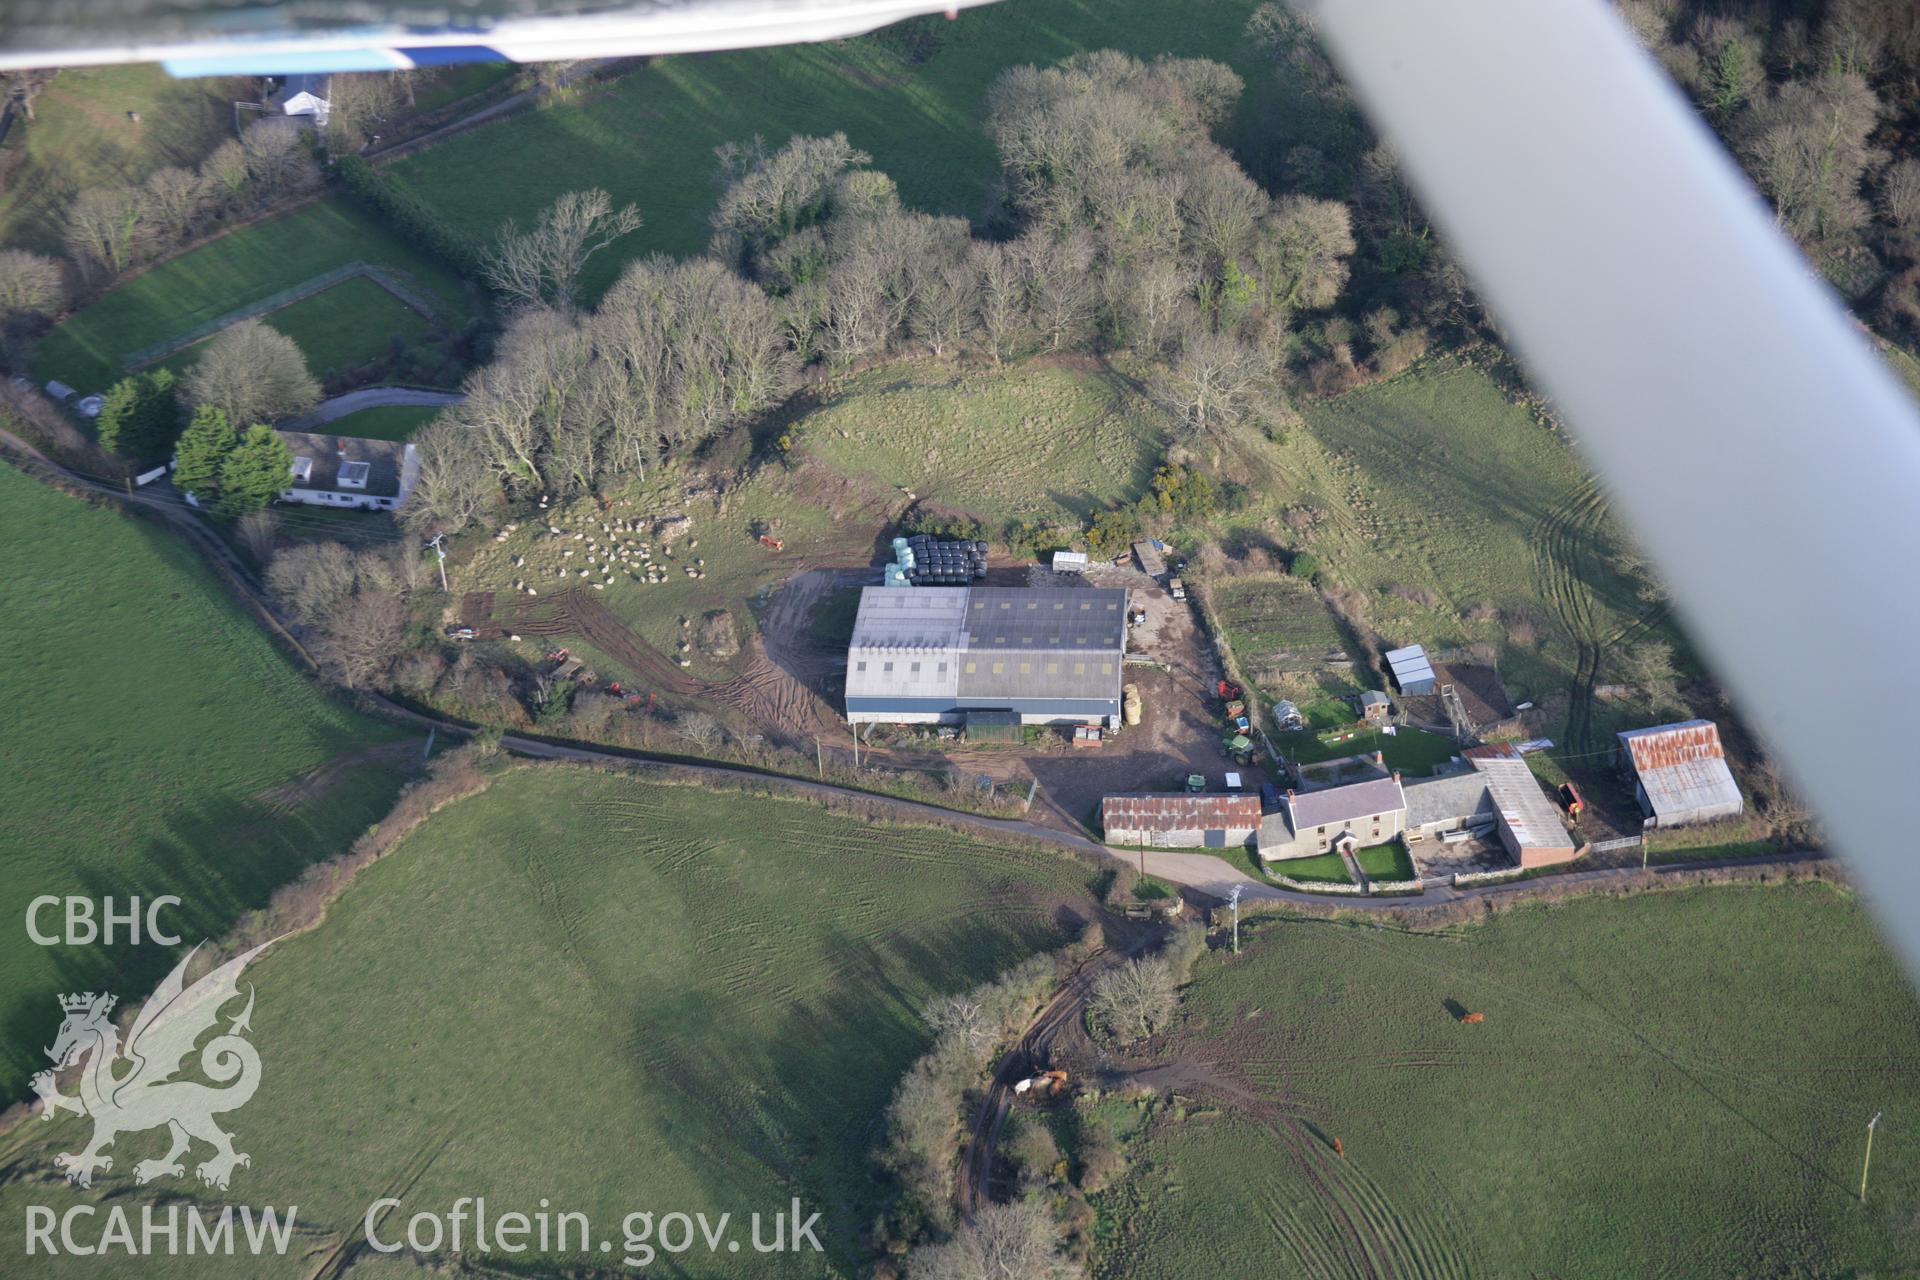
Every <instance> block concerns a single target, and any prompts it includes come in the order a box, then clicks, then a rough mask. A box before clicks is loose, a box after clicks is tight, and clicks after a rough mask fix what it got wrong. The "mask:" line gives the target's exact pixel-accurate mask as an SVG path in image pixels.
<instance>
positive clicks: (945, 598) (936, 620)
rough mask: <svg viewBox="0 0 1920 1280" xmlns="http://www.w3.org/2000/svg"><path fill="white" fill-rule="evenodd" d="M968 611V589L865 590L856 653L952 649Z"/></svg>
mask: <svg viewBox="0 0 1920 1280" xmlns="http://www.w3.org/2000/svg"><path fill="white" fill-rule="evenodd" d="M966 611H967V588H965V587H864V588H862V589H861V592H860V612H859V613H858V614H857V615H856V616H855V618H854V622H853V643H852V647H853V648H855V649H928V648H938V649H950V648H953V647H955V646H956V645H958V643H959V633H960V619H961V618H962V617H963V616H964V615H965V613H966Z"/></svg>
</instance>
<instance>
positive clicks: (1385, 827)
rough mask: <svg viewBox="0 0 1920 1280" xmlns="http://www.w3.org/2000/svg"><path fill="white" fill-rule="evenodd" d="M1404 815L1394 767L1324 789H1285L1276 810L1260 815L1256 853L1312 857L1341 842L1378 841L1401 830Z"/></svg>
mask: <svg viewBox="0 0 1920 1280" xmlns="http://www.w3.org/2000/svg"><path fill="white" fill-rule="evenodd" d="M1406 820H1407V797H1406V794H1405V792H1403V791H1402V790H1401V787H1400V775H1399V774H1398V773H1395V774H1393V775H1392V776H1391V777H1386V778H1369V779H1367V780H1366V781H1364V782H1350V783H1348V784H1347V785H1345V786H1343V787H1328V788H1327V789H1326V790H1324V791H1306V792H1295V791H1289V792H1287V794H1286V796H1285V798H1284V799H1283V801H1282V803H1281V805H1280V811H1279V812H1278V813H1270V814H1267V815H1266V816H1265V817H1264V818H1262V819H1261V820H1260V841H1259V850H1260V857H1261V858H1262V859H1264V860H1266V861H1269V862H1271V861H1273V860H1275V859H1277V858H1311V857H1314V856H1315V855H1317V854H1322V853H1326V852H1327V851H1328V850H1330V849H1336V848H1339V847H1340V846H1341V845H1343V844H1349V843H1351V844H1353V845H1356V846H1359V845H1372V844H1380V843H1381V842H1382V841H1386V840H1391V839H1393V838H1394V837H1395V836H1397V835H1399V834H1400V833H1401V831H1403V830H1404V829H1405V827H1406Z"/></svg>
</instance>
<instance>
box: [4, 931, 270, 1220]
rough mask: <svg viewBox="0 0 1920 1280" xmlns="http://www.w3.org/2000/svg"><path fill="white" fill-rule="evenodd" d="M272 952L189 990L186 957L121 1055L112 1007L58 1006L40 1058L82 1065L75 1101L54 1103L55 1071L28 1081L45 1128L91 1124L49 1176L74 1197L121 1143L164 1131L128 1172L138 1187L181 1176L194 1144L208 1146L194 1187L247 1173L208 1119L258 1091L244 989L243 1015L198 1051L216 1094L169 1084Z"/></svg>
mask: <svg viewBox="0 0 1920 1280" xmlns="http://www.w3.org/2000/svg"><path fill="white" fill-rule="evenodd" d="M271 945H273V944H272V943H270V942H269V943H262V944H261V945H260V946H257V947H255V948H254V949H253V950H251V951H249V952H247V953H245V954H244V955H240V956H236V957H234V958H233V959H232V960H229V961H227V963H225V964H223V965H221V966H220V967H219V968H217V969H215V970H214V971H213V972H211V973H209V974H207V975H206V976H205V977H203V978H201V979H200V980H199V981H198V982H196V983H194V984H193V985H192V986H190V987H189V986H186V985H185V982H184V977H185V974H186V970H187V964H188V963H189V962H190V961H191V960H192V959H193V956H194V952H195V951H198V950H199V948H198V947H195V948H194V949H193V951H189V952H188V953H187V954H186V956H185V958H183V959H182V960H181V961H180V963H179V964H177V965H175V966H174V968H173V972H172V973H170V974H168V975H167V978H166V981H164V982H162V983H161V984H160V986H159V988H158V989H157V990H156V991H155V992H154V993H153V995H152V997H151V998H149V999H148V1001H147V1003H146V1004H145V1005H143V1006H142V1007H141V1009H140V1015H139V1016H138V1017H136V1018H135V1019H134V1020H133V1026H132V1027H131V1028H129V1030H128V1032H127V1043H126V1046H125V1048H124V1049H122V1047H121V1044H120V1033H119V1030H118V1029H117V1028H116V1027H115V1026H114V1025H113V1023H112V1021H111V1020H110V1019H109V1018H108V1016H107V1015H108V1014H109V1013H111V1012H112V1011H113V1006H114V1004H115V1003H116V1001H117V999H118V997H116V996H110V995H94V994H93V993H92V992H86V993H84V994H80V995H69V996H62V997H60V1007H61V1009H63V1010H64V1011H65V1012H66V1015H67V1017H66V1021H65V1022H63V1023H61V1025H60V1034H59V1035H58V1036H56V1037H55V1038H54V1042H53V1047H52V1048H50V1049H48V1050H47V1056H48V1057H50V1058H52V1059H53V1061H54V1063H55V1064H56V1066H55V1070H64V1069H66V1068H68V1067H71V1066H74V1065H75V1064H77V1063H78V1062H80V1061H81V1059H83V1058H85V1059H87V1063H86V1066H85V1068H84V1069H83V1070H82V1071H81V1073H80V1094H79V1096H78V1097H72V1096H69V1095H67V1094H64V1093H61V1092H60V1091H59V1088H58V1087H57V1085H56V1083H55V1076H54V1071H51V1070H50V1071H42V1072H40V1074H38V1075H36V1076H35V1077H34V1078H33V1088H34V1091H35V1092H36V1093H38V1094H39V1095H40V1100H41V1104H42V1106H41V1112H40V1118H41V1119H43V1120H51V1119H53V1118H54V1116H55V1115H57V1114H59V1113H60V1112H62V1111H71V1112H73V1113H74V1114H76V1115H83V1116H91V1117H92V1118H93V1140H92V1141H91V1142H89V1143H87V1145H86V1147H85V1148H83V1149H82V1150H80V1151H77V1152H74V1153H71V1154H66V1153H63V1154H60V1155H57V1156H55V1157H54V1158H53V1162H54V1165H55V1167H57V1168H60V1169H63V1170H65V1171H66V1175H67V1180H68V1181H69V1182H72V1183H75V1184H77V1185H79V1186H82V1187H90V1186H92V1185H93V1175H94V1173H95V1171H96V1170H97V1171H100V1172H103V1173H104V1172H110V1171H111V1170H112V1169H113V1157H112V1156H109V1155H104V1154H102V1153H103V1152H104V1151H105V1149H106V1148H108V1147H110V1146H112V1145H113V1141H114V1139H115V1138H116V1137H118V1136H119V1135H120V1134H123V1133H136V1132H139V1131H140V1130H143V1129H157V1128H159V1127H160V1126H162V1125H165V1126H166V1128H167V1130H168V1132H169V1133H170V1134H171V1135H172V1141H173V1145H172V1146H171V1147H170V1148H169V1149H168V1151H167V1154H166V1155H164V1156H162V1157H161V1158H160V1159H158V1160H142V1161H140V1162H139V1163H138V1164H136V1165H134V1166H133V1176H134V1179H135V1180H136V1181H138V1182H151V1181H153V1179H155V1178H160V1177H171V1178H178V1177H181V1176H183V1175H184V1174H185V1172H186V1169H185V1167H184V1166H183V1165H182V1164H181V1161H180V1157H181V1156H183V1155H185V1154H187V1151H188V1148H189V1147H191V1146H192V1145H193V1141H194V1140H195V1139H196V1138H197V1139H199V1140H200V1141H201V1142H205V1143H210V1144H211V1145H212V1146H213V1149H214V1150H213V1156H212V1157H211V1158H210V1159H208V1160H205V1161H203V1162H201V1164H200V1165H199V1166H198V1167H197V1169H196V1170H195V1172H197V1173H198V1174H199V1175H200V1181H202V1182H204V1183H206V1184H207V1185H208V1186H210V1187H214V1188H217V1189H219V1190H221V1191H224V1190H226V1188H227V1182H228V1180H229V1179H230V1178H232V1176H233V1171H234V1169H235V1168H236V1167H237V1166H240V1165H248V1164H252V1163H253V1161H252V1158H251V1157H249V1156H248V1155H247V1154H246V1153H245V1152H243V1151H235V1150H234V1149H233V1135H232V1134H230V1133H228V1132H226V1131H225V1130H223V1129H222V1128H221V1127H220V1126H219V1125H217V1124H215V1123H214V1120H213V1118H214V1116H216V1115H219V1114H221V1113H223V1112H227V1111H235V1110H238V1109H239V1108H240V1107H242V1106H245V1105H246V1103H247V1101H248V1099H250V1098H252V1097H253V1094H254V1090H256V1089H258V1088H259V1087H260V1054H259V1053H258V1051H256V1050H255V1049H254V1047H253V1045H252V1044H251V1043H249V1042H248V1041H247V1040H246V1038H245V1035H246V1033H247V1032H248V1031H250V1030H252V1021H251V1020H252V1018H253V988H252V986H251V985H249V986H248V988H247V1005H246V1008H244V1009H242V1010H241V1011H240V1014H239V1016H238V1017H235V1018H233V1019H232V1020H231V1021H230V1022H229V1023H228V1025H227V1029H226V1031H224V1032H222V1033H220V1034H218V1035H215V1036H214V1037H213V1039H211V1040H209V1041H207V1043H206V1045H205V1047H203V1048H202V1049H201V1050H200V1070H201V1071H202V1072H203V1073H204V1074H205V1075H206V1077H207V1078H208V1079H209V1080H212V1081H214V1083H215V1084H218V1085H224V1086H225V1087H224V1088H213V1087H211V1086H209V1085H205V1084H202V1083H200V1082H199V1081H197V1080H175V1079H173V1077H174V1076H175V1075H176V1074H178V1073H179V1071H180V1066H181V1063H182V1062H183V1061H184V1060H185V1059H186V1057H187V1055H188V1054H190V1053H192V1052H193V1049H194V1046H195V1045H196V1044H198V1043H199V1040H200V1037H201V1036H202V1035H203V1034H205V1032H206V1031H208V1030H209V1029H210V1028H213V1027H215V1026H216V1024H217V1023H218V1022H219V1020H220V1019H219V1014H220V1009H221V1007H222V1006H224V1005H225V1004H226V1003H227V1002H228V1001H230V1000H232V999H234V998H236V997H237V996H238V995H239V994H240V992H239V977H240V971H241V970H242V969H245V968H246V967H247V962H248V961H250V960H252V959H253V958H254V957H255V956H257V955H259V954H260V953H261V952H262V951H264V950H266V948H267V947H269V946H271Z"/></svg>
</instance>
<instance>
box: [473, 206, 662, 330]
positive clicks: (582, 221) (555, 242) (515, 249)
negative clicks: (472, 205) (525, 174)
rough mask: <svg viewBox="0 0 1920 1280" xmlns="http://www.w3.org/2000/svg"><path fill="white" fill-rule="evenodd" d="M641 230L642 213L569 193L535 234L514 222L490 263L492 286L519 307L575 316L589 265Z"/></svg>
mask: <svg viewBox="0 0 1920 1280" xmlns="http://www.w3.org/2000/svg"><path fill="white" fill-rule="evenodd" d="M639 227H640V211H639V210H638V209H636V208H635V207H634V206H632V205H627V206H626V207H625V208H621V209H615V208H614V207H613V197H612V196H610V195H608V194H607V193H606V192H605V191H602V190H600V189H599V188H597V187H596V188H594V189H592V190H590V191H569V192H568V193H567V194H565V195H563V196H561V197H560V198H559V199H558V200H555V201H554V202H553V204H552V206H551V207H550V208H548V209H547V211H546V212H545V213H543V214H541V215H540V220H539V222H537V223H536V224H534V226H533V228H532V229H531V230H528V231H521V230H520V228H519V226H518V225H517V224H515V223H514V222H513V220H512V219H508V221H507V223H506V225H505V226H504V227H502V228H501V230H500V235H499V237H498V238H497V239H496V240H495V242H494V248H493V253H492V255H491V256H490V257H489V259H488V261H487V265H486V277H487V283H488V284H490V285H492V286H493V288H494V289H495V290H497V291H498V292H499V293H500V295H501V296H502V297H504V298H505V299H506V300H507V301H508V302H510V303H512V304H514V305H516V306H522V307H542V306H544V307H554V308H557V309H559V310H561V311H571V310H572V309H573V307H574V306H575V305H576V304H577V302H578V301H579V290H580V272H581V271H582V269H584V268H585V266H586V265H587V260H588V259H589V258H591V257H593V255H594V254H596V253H598V252H600V251H601V250H602V249H604V248H606V247H607V246H608V245H610V244H612V243H613V242H614V241H615V240H618V239H619V238H620V237H622V236H624V235H629V234H631V233H632V232H634V231H637V230H638V229H639Z"/></svg>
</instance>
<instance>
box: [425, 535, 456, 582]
mask: <svg viewBox="0 0 1920 1280" xmlns="http://www.w3.org/2000/svg"><path fill="white" fill-rule="evenodd" d="M446 541H447V535H446V534H444V533H436V534H434V535H433V541H431V542H429V543H427V545H428V546H430V547H432V548H433V553H434V554H435V555H437V556H439V557H440V589H441V590H442V591H448V592H450V591H452V590H453V588H452V587H449V586H448V585H447V548H446V545H445V544H446Z"/></svg>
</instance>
